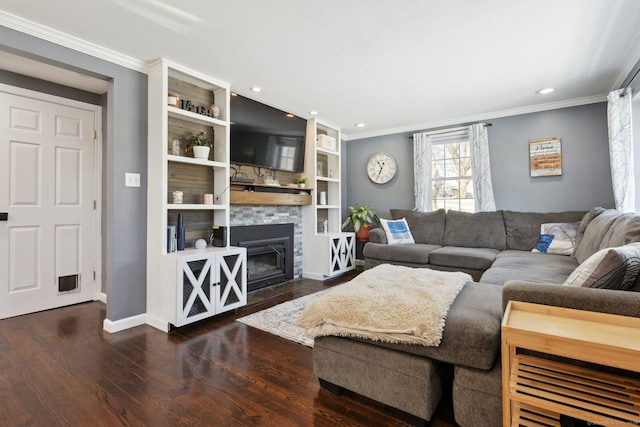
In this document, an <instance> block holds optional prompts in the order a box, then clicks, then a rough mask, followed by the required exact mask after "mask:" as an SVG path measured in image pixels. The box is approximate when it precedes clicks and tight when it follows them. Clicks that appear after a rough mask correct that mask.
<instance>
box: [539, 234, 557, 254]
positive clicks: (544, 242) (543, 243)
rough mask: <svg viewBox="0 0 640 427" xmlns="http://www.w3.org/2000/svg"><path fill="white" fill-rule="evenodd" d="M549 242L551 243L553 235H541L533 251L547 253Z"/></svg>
mask: <svg viewBox="0 0 640 427" xmlns="http://www.w3.org/2000/svg"><path fill="white" fill-rule="evenodd" d="M551 242H553V234H541V235H540V240H539V241H538V244H537V245H536V247H535V250H536V251H538V252H547V250H548V249H549V245H550V244H551Z"/></svg>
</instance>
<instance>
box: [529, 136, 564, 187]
mask: <svg viewBox="0 0 640 427" xmlns="http://www.w3.org/2000/svg"><path fill="white" fill-rule="evenodd" d="M529 174H530V176H531V177H532V178H534V177H538V176H558V175H562V140H561V139H560V138H544V139H534V140H532V141H529Z"/></svg>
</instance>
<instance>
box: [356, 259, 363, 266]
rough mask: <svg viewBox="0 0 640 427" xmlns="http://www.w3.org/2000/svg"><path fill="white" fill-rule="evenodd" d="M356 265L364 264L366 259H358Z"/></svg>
mask: <svg viewBox="0 0 640 427" xmlns="http://www.w3.org/2000/svg"><path fill="white" fill-rule="evenodd" d="M356 265H364V260H363V259H357V260H356Z"/></svg>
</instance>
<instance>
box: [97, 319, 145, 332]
mask: <svg viewBox="0 0 640 427" xmlns="http://www.w3.org/2000/svg"><path fill="white" fill-rule="evenodd" d="M146 317H147V315H146V314H138V315H137V316H131V317H127V318H125V319H120V320H116V321H111V320H109V319H104V322H103V323H102V328H103V329H104V330H105V331H107V332H109V333H111V334H113V333H115V332H120V331H124V330H125V329H129V328H133V327H135V326H140V325H144V324H145V323H146V322H145V320H146Z"/></svg>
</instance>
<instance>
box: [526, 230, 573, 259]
mask: <svg viewBox="0 0 640 427" xmlns="http://www.w3.org/2000/svg"><path fill="white" fill-rule="evenodd" d="M579 225H580V223H579V222H549V223H546V224H542V225H540V240H539V241H538V244H537V245H536V247H535V248H533V249H532V251H531V252H544V253H548V254H558V255H571V254H572V253H573V247H574V246H575V244H576V236H577V235H578V226H579Z"/></svg>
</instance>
